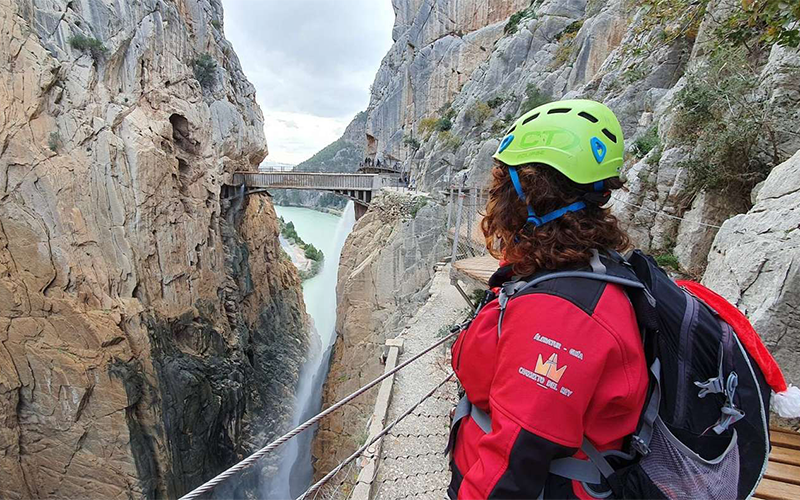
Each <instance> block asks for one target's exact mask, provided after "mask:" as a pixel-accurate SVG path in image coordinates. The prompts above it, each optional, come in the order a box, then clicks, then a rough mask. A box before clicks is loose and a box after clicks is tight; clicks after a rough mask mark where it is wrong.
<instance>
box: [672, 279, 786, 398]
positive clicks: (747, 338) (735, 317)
mask: <svg viewBox="0 0 800 500" xmlns="http://www.w3.org/2000/svg"><path fill="white" fill-rule="evenodd" d="M676 283H677V284H678V286H680V287H683V288H685V289H686V290H688V291H689V292H690V293H692V294H694V296H695V297H697V298H698V299H700V300H702V301H703V302H705V303H706V304H707V305H708V306H709V307H710V308H711V309H713V310H715V311H716V312H717V314H719V315H720V317H721V318H722V319H723V320H725V322H727V323H728V324H729V325H731V326H732V327H733V329H734V331H736V335H737V336H738V337H739V340H740V341H741V342H742V345H743V346H744V348H745V349H747V352H748V353H749V354H750V356H752V357H753V359H754V360H755V362H756V364H758V367H759V368H761V372H762V373H763V374H764V378H765V379H766V381H767V383H768V384H769V386H770V387H771V388H772V390H773V391H775V393H780V392H783V391H785V390H786V389H787V386H786V380H785V379H784V378H783V373H782V372H781V369H780V367H779V366H778V363H777V362H776V361H775V358H773V357H772V354H770V352H769V351H768V350H767V348H766V346H764V343H763V342H762V341H761V336H759V335H758V333H757V332H756V331H755V329H754V328H753V325H751V324H750V321H749V320H748V319H747V316H745V315H744V314H743V313H742V312H741V311H740V310H739V309H737V308H736V307H735V306H734V305H733V304H731V303H730V302H728V301H727V300H725V298H724V297H722V296H721V295H719V294H717V293H716V292H714V291H713V290H709V289H708V288H706V287H704V286H703V285H701V284H700V283H695V282H694V281H684V280H681V281H676Z"/></svg>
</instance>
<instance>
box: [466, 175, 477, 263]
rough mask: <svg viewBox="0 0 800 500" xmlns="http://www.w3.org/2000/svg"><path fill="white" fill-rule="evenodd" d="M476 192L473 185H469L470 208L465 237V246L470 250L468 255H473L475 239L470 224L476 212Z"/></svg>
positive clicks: (473, 220)
mask: <svg viewBox="0 0 800 500" xmlns="http://www.w3.org/2000/svg"><path fill="white" fill-rule="evenodd" d="M476 195H477V193H476V192H475V187H471V188H470V189H469V199H470V200H469V202H470V209H469V215H468V216H467V217H469V218H468V219H467V238H469V240H468V241H469V243H468V245H467V248H468V249H469V250H470V255H474V254H475V253H476V252H475V240H474V239H473V237H472V225H473V224H474V223H475V214H476V213H477V211H476V208H477V206H478V200H477V196H476Z"/></svg>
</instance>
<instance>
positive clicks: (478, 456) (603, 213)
mask: <svg viewBox="0 0 800 500" xmlns="http://www.w3.org/2000/svg"><path fill="white" fill-rule="evenodd" d="M623 152H624V147H623V136H622V129H621V127H620V125H619V122H618V121H617V118H616V117H615V116H614V114H613V113H612V112H611V110H609V109H608V108H607V107H606V106H604V105H602V104H600V103H597V102H593V101H587V100H567V101H558V102H553V103H550V104H546V105H544V106H540V107H538V108H536V109H534V110H532V111H530V112H528V113H526V114H525V115H523V116H522V117H520V118H519V120H517V122H516V123H515V124H514V125H513V126H512V127H511V131H510V132H509V133H508V135H507V136H506V137H505V138H504V139H503V141H502V142H501V144H500V147H499V149H498V151H497V153H496V154H495V155H494V159H495V160H496V162H495V165H494V168H493V170H492V182H491V187H490V192H489V200H488V203H487V205H486V215H485V218H484V219H483V221H482V223H481V228H482V230H483V234H484V236H485V238H486V245H487V248H488V250H489V252H490V253H491V254H492V255H493V256H495V257H496V258H498V259H500V261H501V262H500V268H499V269H498V270H497V272H495V274H494V275H493V276H492V277H491V279H490V281H489V285H490V287H491V290H490V291H488V292H487V294H486V297H485V298H484V300H483V303H482V304H481V305H480V307H479V308H478V312H477V313H476V315H475V316H474V318H473V319H472V320H471V322H470V323H468V324H466V325H465V326H464V328H463V329H462V331H461V333H460V335H459V337H458V339H457V340H456V341H455V343H454V344H453V348H452V354H453V356H452V364H453V369H454V370H455V372H456V375H457V376H458V379H459V381H460V382H461V385H462V386H463V389H464V391H465V396H464V398H462V400H461V401H460V402H459V404H458V407H457V408H456V410H455V412H454V415H453V425H452V430H451V436H450V444H449V445H448V449H449V450H450V451H451V452H452V455H451V469H452V479H451V482H450V486H449V489H448V495H449V496H450V498H453V499H455V498H458V499H481V498H526V499H534V498H580V499H591V498H669V499H682V498H704V499H709V498H711V499H729V498H745V497H749V496H752V494H753V492H754V490H755V487H756V485H757V483H758V481H759V480H760V478H761V475H762V474H763V470H764V469H765V467H766V460H767V455H768V453H769V449H768V444H767V443H768V442H769V431H768V421H767V418H766V414H767V413H768V408H769V402H770V394H769V390H768V389H767V387H771V388H772V390H773V391H774V392H775V393H778V395H777V396H775V398H776V400H778V399H780V402H781V404H782V405H783V407H784V408H789V407H790V406H791V404H795V405H796V404H797V403H796V402H794V403H790V402H789V401H790V399H791V398H792V397H796V396H797V395H798V391H797V389H796V388H788V387H787V385H786V383H785V381H784V380H783V377H782V375H780V370H779V369H778V368H777V365H776V364H775V362H774V360H773V359H772V357H771V356H770V355H769V353H768V352H767V351H766V349H765V348H764V347H763V344H761V341H760V339H759V337H758V335H757V334H756V333H755V331H754V330H753V329H752V327H751V326H750V324H749V323H748V322H747V319H746V318H745V317H744V315H742V314H741V313H739V312H738V310H737V309H736V308H735V307H733V306H732V305H730V304H728V303H727V302H726V301H725V300H724V299H722V298H721V297H719V296H716V295H715V294H714V293H713V292H711V291H709V290H707V289H705V288H703V287H702V285H699V284H696V283H689V282H687V283H681V286H683V287H684V288H680V287H679V286H678V285H677V284H676V283H674V282H673V281H671V280H670V279H669V278H668V277H667V275H666V274H665V273H663V272H662V271H661V270H660V269H659V268H658V267H657V266H656V264H655V262H654V261H653V260H652V259H651V258H649V257H647V256H645V255H644V254H642V253H641V252H638V251H637V252H634V253H633V254H631V256H630V257H629V258H627V259H626V258H624V257H622V256H621V255H620V253H618V252H622V251H624V250H627V249H628V247H629V245H630V240H629V238H628V236H627V235H626V234H625V232H624V231H623V230H622V228H621V227H620V225H619V222H618V220H617V219H616V218H615V217H614V216H613V215H611V213H610V211H609V210H608V209H607V208H603V205H605V204H606V203H607V202H608V201H609V199H610V195H611V192H610V190H612V189H616V188H619V187H621V186H622V182H621V181H620V179H619V172H620V169H621V167H622V163H623ZM684 289H688V290H691V293H689V292H687V291H685V290H684ZM695 297H703V298H704V299H703V300H704V301H705V302H701V301H700V300H698V299H697V298H695ZM711 307H713V308H714V309H713V310H712V309H711ZM645 347H646V349H645ZM745 353H746V354H745ZM751 360H754V361H751ZM737 388H738V390H737ZM794 408H795V409H796V408H797V406H794ZM765 409H766V410H765ZM788 413H789V412H787V414H788Z"/></svg>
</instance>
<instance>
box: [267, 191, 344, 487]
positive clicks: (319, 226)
mask: <svg viewBox="0 0 800 500" xmlns="http://www.w3.org/2000/svg"><path fill="white" fill-rule="evenodd" d="M275 211H276V212H277V213H278V216H280V217H283V218H284V220H286V221H287V222H290V221H291V222H293V223H294V227H295V230H296V231H297V234H298V235H299V236H300V238H301V239H302V240H303V241H305V242H306V243H311V244H313V245H314V246H315V247H317V248H318V249H320V250H322V253H323V254H324V255H325V262H324V264H323V267H322V271H321V272H320V273H319V274H318V275H317V276H315V277H313V278H311V279H309V280H306V281H305V282H303V299H304V300H305V303H306V311H308V314H309V315H310V316H311V319H312V320H313V322H314V326H315V327H316V328H315V330H316V331H315V332H312V335H315V334H316V335H318V337H319V339H318V341H316V342H314V341H312V342H311V344H312V351H311V352H309V356H308V361H307V362H306V364H305V366H303V369H302V371H301V372H300V382H299V384H298V387H297V407H296V408H295V412H294V417H293V419H292V420H293V421H292V424H293V425H292V426H293V427H294V426H296V425H297V424H299V423H301V422H304V421H306V420H307V419H308V418H310V417H311V416H313V415H315V414H317V413H318V412H319V410H320V407H321V404H322V385H323V384H324V382H325V377H326V376H327V373H328V365H329V362H330V351H331V347H332V345H333V341H334V340H335V338H336V334H335V333H336V332H335V327H336V280H337V277H338V271H339V257H340V255H341V252H342V247H343V246H344V242H345V240H346V239H347V235H349V234H350V231H352V229H353V225H354V224H355V211H354V209H353V203H352V202H351V203H348V205H347V208H345V211H344V213H343V215H342V217H337V216H335V215H331V214H328V213H324V212H318V211H316V210H310V209H307V208H296V207H280V206H276V207H275ZM315 430H316V428H314V429H313V430H309V431H306V432H304V433H302V434H300V435H299V436H297V437H296V438H294V439H292V440H290V441H289V442H288V443H286V445H284V448H283V450H282V453H281V463H280V466H279V469H278V471H277V473H276V474H275V476H274V477H273V478H271V480H270V481H269V483H270V486H269V488H268V492H269V493H268V494H267V496H266V497H265V498H266V499H269V500H275V499H279V500H283V499H288V498H297V497H298V496H300V495H301V494H302V493H303V492H304V491H305V490H306V489H307V488H308V487H309V486H310V485H311V479H312V476H313V468H312V465H311V441H312V438H313V437H314V431H315Z"/></svg>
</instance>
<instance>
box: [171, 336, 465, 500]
mask: <svg viewBox="0 0 800 500" xmlns="http://www.w3.org/2000/svg"><path fill="white" fill-rule="evenodd" d="M458 333H459V332H458V331H455V332H452V333H450V335H447V336H445V337H444V338H442V339H440V340H439V341H438V342H436V343H435V344H433V345H431V346H430V347H428V348H426V349H425V350H423V351H421V352H420V353H418V354H416V355H415V356H413V357H412V358H410V359H408V360H407V361H404V362H403V363H401V364H399V365H397V367H395V368H394V369H392V370H389V371H387V372H385V373H384V374H383V375H381V376H380V377H378V378H376V379H375V380H373V381H372V382H370V383H368V384H367V385H365V386H363V387H361V388H360V389H358V390H356V391H355V392H353V393H351V394H350V395H348V396H346V397H344V398H343V399H341V400H339V401H337V402H336V403H334V404H333V405H331V406H330V407H328V408H327V409H325V410H323V411H321V412H319V413H317V414H316V415H314V416H313V417H311V418H310V419H308V420H306V421H305V422H303V423H302V424H300V425H298V426H297V427H295V428H294V429H292V430H291V431H289V432H287V433H286V434H284V435H283V436H281V437H279V438H278V439H276V440H275V441H273V442H271V443H269V444H268V445H266V446H265V447H263V448H261V449H260V450H258V451H256V452H255V453H253V454H252V455H250V456H249V457H247V458H245V459H244V460H242V461H241V462H239V463H237V464H236V465H234V466H232V467H230V468H229V469H227V470H225V471H223V472H222V473H220V474H218V475H217V476H215V477H214V478H212V479H210V480H208V481H206V482H205V483H203V484H202V485H200V486H198V487H197V488H195V489H194V490H192V491H190V492H189V493H187V494H186V495H184V496H182V497H181V498H180V500H195V499H197V498H200V496H201V495H203V494H205V493H209V492H211V491H213V490H214V488H216V487H217V486H219V485H220V484H222V483H223V482H224V481H226V480H227V479H230V478H232V477H233V476H235V475H236V474H238V473H239V472H241V471H243V470H245V469H247V468H249V467H251V466H253V465H254V464H255V463H256V462H258V461H259V460H260V459H261V458H263V457H265V456H266V455H268V454H269V453H270V452H272V451H274V450H275V449H277V448H278V447H280V446H281V445H283V444H284V443H286V442H287V441H289V440H290V439H292V438H293V437H295V436H297V435H298V434H300V433H301V432H303V431H305V430H306V429H308V428H310V427H311V426H312V425H314V424H315V423H317V422H319V421H320V420H322V419H323V418H324V417H326V416H327V415H329V414H331V413H333V412H334V411H336V410H338V409H339V408H341V407H342V406H344V405H346V404H347V403H349V402H350V401H352V400H353V399H355V398H357V397H358V396H360V395H361V394H364V393H365V392H367V391H368V390H370V389H371V388H373V387H375V386H376V385H378V384H379V383H380V382H382V381H383V380H384V379H386V378H388V377H391V376H392V375H394V374H395V373H397V372H399V371H400V370H402V369H403V368H405V367H406V366H408V365H410V364H411V363H413V362H414V361H416V360H418V359H419V358H421V357H422V356H424V355H425V354H427V353H429V352H431V351H432V350H434V349H436V348H437V347H439V346H440V345H442V344H444V343H445V342H447V341H448V340H450V339H451V338H453V337H455V336H456V335H458Z"/></svg>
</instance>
